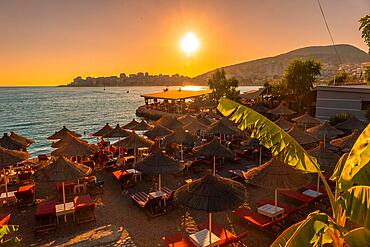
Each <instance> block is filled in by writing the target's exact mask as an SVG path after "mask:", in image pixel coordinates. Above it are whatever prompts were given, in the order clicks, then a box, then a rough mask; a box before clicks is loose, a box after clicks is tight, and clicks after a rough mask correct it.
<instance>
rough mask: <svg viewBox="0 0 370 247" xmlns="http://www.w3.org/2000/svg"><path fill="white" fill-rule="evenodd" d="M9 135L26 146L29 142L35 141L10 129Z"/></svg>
mask: <svg viewBox="0 0 370 247" xmlns="http://www.w3.org/2000/svg"><path fill="white" fill-rule="evenodd" d="M10 137H11V138H13V139H14V140H16V141H17V142H19V143H21V144H23V145H24V146H26V147H28V146H30V145H31V144H33V143H35V141H33V140H31V139H29V138H27V137H24V136H21V135H19V134H17V133H15V132H13V131H10Z"/></svg>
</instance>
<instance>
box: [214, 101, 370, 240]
mask: <svg viewBox="0 0 370 247" xmlns="http://www.w3.org/2000/svg"><path fill="white" fill-rule="evenodd" d="M218 110H219V111H220V112H221V113H222V114H223V115H224V116H226V117H229V118H230V120H232V121H234V122H235V123H237V124H238V127H239V128H240V129H241V130H246V129H247V130H248V131H249V132H250V133H251V137H252V138H256V139H258V140H259V141H260V144H261V145H263V146H265V147H266V148H269V149H270V150H271V153H272V154H273V155H274V156H277V157H279V158H280V159H281V160H283V161H284V162H285V163H287V164H288V165H291V166H293V167H295V168H296V169H299V170H302V171H304V172H312V173H317V174H318V176H319V177H320V179H321V180H322V182H323V184H324V187H325V189H326V191H327V194H328V197H329V201H330V205H331V209H332V215H331V216H330V215H328V214H325V213H321V212H318V211H316V212H313V213H311V214H309V215H308V217H307V218H306V219H305V220H303V221H301V222H298V223H296V224H294V225H292V226H291V227H289V228H288V229H286V230H285V231H284V232H283V233H282V234H281V235H280V236H279V237H278V238H277V239H276V240H275V241H274V243H273V244H272V246H323V245H325V244H329V243H331V244H332V245H333V246H347V245H350V246H366V245H367V244H368V243H370V230H369V228H370V217H369V215H370V203H369V202H370V186H369V185H370V176H368V174H369V173H370V165H369V164H368V163H369V162H370V145H369V142H370V125H369V126H367V127H366V128H365V130H364V131H363V132H362V133H361V134H360V136H359V138H358V139H357V141H356V143H355V144H354V146H353V147H352V149H351V151H350V153H349V154H344V155H343V156H342V157H341V159H340V160H339V161H338V163H337V165H336V169H335V171H334V174H333V175H332V177H331V179H332V180H333V181H335V182H336V189H335V193H334V194H333V192H332V191H331V190H330V188H329V186H328V183H327V181H326V179H325V178H324V176H323V174H322V173H321V169H320V166H319V164H318V163H317V160H316V158H314V157H312V156H310V155H309V154H308V153H307V151H306V150H305V149H304V148H302V146H300V145H299V144H298V142H297V141H296V140H294V139H293V138H292V137H291V136H290V135H289V134H287V133H286V132H285V131H284V130H282V129H281V128H280V127H279V126H277V125H276V124H275V123H273V122H271V121H270V120H269V119H267V118H266V117H264V116H262V115H260V114H259V113H257V112H255V111H253V110H252V109H250V108H248V107H246V106H243V105H241V104H238V103H237V102H234V101H232V100H229V99H226V98H222V99H220V101H219V105H218ZM347 219H349V220H351V221H352V222H354V223H355V224H357V225H358V226H360V227H358V228H355V229H353V230H351V231H349V230H348V229H346V228H345V226H346V220H347Z"/></svg>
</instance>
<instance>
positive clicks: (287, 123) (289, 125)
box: [275, 116, 293, 131]
mask: <svg viewBox="0 0 370 247" xmlns="http://www.w3.org/2000/svg"><path fill="white" fill-rule="evenodd" d="M275 124H276V125H277V126H279V127H280V128H282V129H283V130H285V131H287V130H289V129H290V128H292V127H293V123H292V122H290V121H288V120H286V119H285V118H284V117H283V116H280V117H279V119H278V120H276V121H275Z"/></svg>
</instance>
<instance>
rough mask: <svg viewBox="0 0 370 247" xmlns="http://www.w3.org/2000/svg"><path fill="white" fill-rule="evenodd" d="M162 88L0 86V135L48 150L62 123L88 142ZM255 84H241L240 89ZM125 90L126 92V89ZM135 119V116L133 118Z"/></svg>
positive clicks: (128, 116)
mask: <svg viewBox="0 0 370 247" xmlns="http://www.w3.org/2000/svg"><path fill="white" fill-rule="evenodd" d="M163 88H164V87H130V88H126V87H120V88H118V87H113V88H106V90H105V91H104V89H103V88H100V87H99V88H91V87H88V88H61V87H9V88H5V87H3V88H0V134H1V135H2V133H5V132H10V131H15V132H16V133H19V134H21V135H24V136H26V137H29V138H31V139H33V140H35V143H34V144H33V145H31V146H30V147H29V148H28V151H29V152H30V153H31V154H32V155H33V156H35V155H38V154H41V153H49V152H50V151H52V148H51V147H50V141H48V140H47V139H46V138H47V137H48V136H49V135H51V134H53V133H54V132H55V131H57V130H59V129H60V128H61V127H62V126H67V128H69V129H71V130H74V131H76V132H78V133H80V134H83V133H85V135H84V136H83V138H84V139H87V140H89V141H91V142H94V141H95V138H89V134H91V133H92V132H94V131H96V130H98V129H100V128H101V127H102V126H103V125H104V124H105V123H109V124H110V125H111V126H115V125H116V124H117V123H119V124H120V125H121V126H122V125H124V124H126V123H127V122H129V121H131V119H132V118H135V117H136V116H135V110H136V109H137V107H139V106H140V105H143V104H144V100H143V98H142V97H140V95H141V94H144V93H149V92H158V91H162V90H163ZM256 88H257V87H241V88H240V90H241V91H246V90H250V89H256ZM128 90H129V93H127V91H128ZM136 118H137V117H136Z"/></svg>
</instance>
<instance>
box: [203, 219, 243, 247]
mask: <svg viewBox="0 0 370 247" xmlns="http://www.w3.org/2000/svg"><path fill="white" fill-rule="evenodd" d="M198 227H199V230H202V229H209V223H208V222H204V223H202V224H199V225H198ZM212 233H213V234H215V235H216V236H217V237H219V238H220V240H219V242H218V245H219V246H224V245H228V244H231V243H234V242H236V241H238V240H240V239H242V238H244V237H246V236H247V232H243V233H241V234H238V235H235V234H233V233H232V232H230V231H229V230H227V229H226V228H224V227H223V226H221V225H220V224H218V223H217V222H212Z"/></svg>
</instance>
